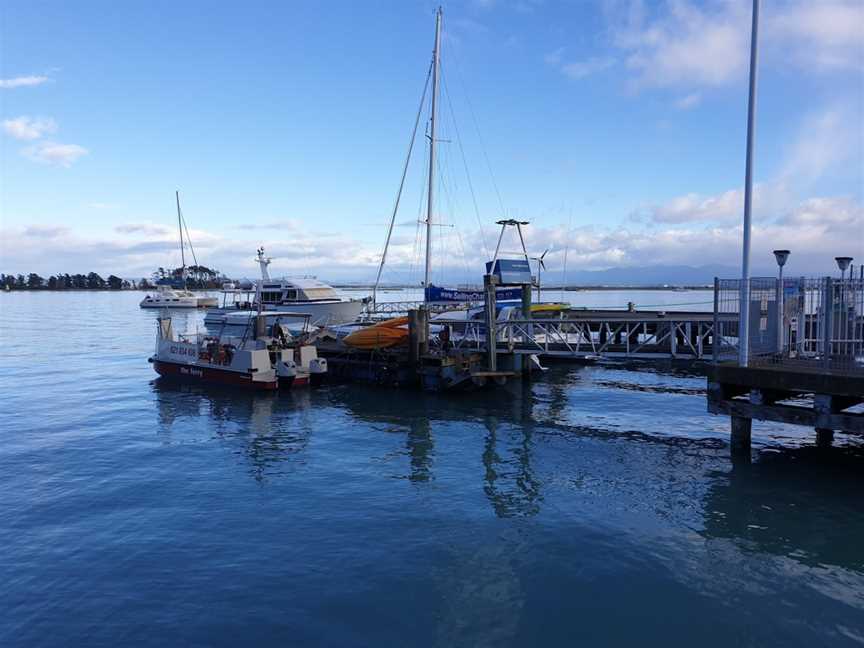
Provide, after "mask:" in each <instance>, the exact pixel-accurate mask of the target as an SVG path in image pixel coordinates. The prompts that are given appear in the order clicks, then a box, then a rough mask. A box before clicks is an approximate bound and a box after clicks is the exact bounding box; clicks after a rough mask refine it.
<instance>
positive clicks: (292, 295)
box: [285, 288, 297, 301]
mask: <svg viewBox="0 0 864 648" xmlns="http://www.w3.org/2000/svg"><path fill="white" fill-rule="evenodd" d="M285 299H288V300H291V301H297V291H296V290H294V289H293V288H291V289H289V290H286V291H285Z"/></svg>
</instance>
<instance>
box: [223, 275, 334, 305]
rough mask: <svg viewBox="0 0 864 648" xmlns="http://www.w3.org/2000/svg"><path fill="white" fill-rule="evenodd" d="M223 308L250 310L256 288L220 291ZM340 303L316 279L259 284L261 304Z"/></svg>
mask: <svg viewBox="0 0 864 648" xmlns="http://www.w3.org/2000/svg"><path fill="white" fill-rule="evenodd" d="M222 293H223V302H224V306H225V307H234V308H251V306H252V304H254V303H255V296H256V293H257V289H256V288H252V287H250V288H239V289H238V288H226V289H224V290H223V291H222ZM333 301H337V302H338V301H340V300H339V295H338V294H336V291H335V290H334V289H333V288H332V287H331V286H328V285H327V284H325V283H323V282H321V281H318V280H317V279H311V278H303V279H282V280H279V281H264V282H262V283H261V304H262V305H263V306H264V307H265V308H266V307H267V306H290V305H292V304H307V303H315V302H333Z"/></svg>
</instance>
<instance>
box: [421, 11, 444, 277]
mask: <svg viewBox="0 0 864 648" xmlns="http://www.w3.org/2000/svg"><path fill="white" fill-rule="evenodd" d="M440 54H441V7H438V11H437V12H436V13H435V49H434V50H432V111H431V114H430V117H429V193H428V196H427V199H426V273H425V275H424V281H423V285H424V286H425V287H428V286H429V276H430V274H431V270H432V211H433V208H434V200H433V198H434V194H435V121H436V119H437V117H438V71H439V68H440V66H441V60H440Z"/></svg>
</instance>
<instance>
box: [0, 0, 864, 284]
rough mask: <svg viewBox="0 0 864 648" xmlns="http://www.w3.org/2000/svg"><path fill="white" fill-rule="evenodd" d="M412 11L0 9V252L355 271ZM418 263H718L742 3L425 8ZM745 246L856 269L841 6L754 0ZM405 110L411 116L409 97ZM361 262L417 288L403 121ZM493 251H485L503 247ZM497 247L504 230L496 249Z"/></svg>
mask: <svg viewBox="0 0 864 648" xmlns="http://www.w3.org/2000/svg"><path fill="white" fill-rule="evenodd" d="M434 9H435V4H434V3H432V2H428V1H418V2H396V1H390V2H375V1H366V2H347V1H341V2H334V3H326V4H323V3H317V2H316V3H313V2H309V3H283V2H250V3H244V4H243V5H242V7H241V6H240V5H238V4H237V3H227V2H225V3H220V2H137V3H136V2H124V3H119V4H118V3H116V2H98V1H91V2H86V3H69V2H59V1H58V2H33V1H32V0H26V1H23V0H6V1H5V2H4V3H3V7H2V9H0V11H2V12H3V17H2V21H0V29H2V34H0V48H2V51H0V111H2V116H0V119H2V132H0V171H2V186H0V237H2V248H0V256H2V259H0V261H2V263H0V266H2V267H0V271H3V272H16V273H17V272H29V271H36V272H39V273H42V274H45V275H47V274H51V273H55V272H80V271H89V270H96V271H99V272H103V273H108V272H113V273H115V274H121V275H122V276H130V277H137V276H144V275H149V273H150V272H151V271H152V270H153V269H154V268H155V267H157V266H165V265H171V264H176V263H178V262H179V253H178V252H177V249H176V228H175V218H176V215H175V207H174V191H175V189H179V190H180V192H181V199H182V202H183V211H184V214H185V216H186V218H187V221H188V223H189V226H190V228H191V230H192V238H193V242H194V244H195V246H196V252H197V254H198V257H199V261H200V262H201V263H203V264H205V265H208V266H211V267H216V268H219V269H221V270H223V271H225V272H226V273H228V274H231V275H233V276H244V275H245V276H253V275H254V274H255V267H254V265H253V263H252V256H253V254H254V250H255V248H256V247H257V246H258V245H261V244H263V245H264V246H265V247H266V248H267V250H268V252H269V253H270V254H272V256H274V257H275V260H274V262H273V268H274V270H276V271H277V272H284V273H288V274H292V273H301V272H302V273H314V274H317V275H318V276H321V277H324V278H328V279H355V280H358V281H363V280H370V279H372V278H374V274H375V267H376V264H377V262H378V260H379V259H380V255H381V249H382V244H383V241H384V237H385V234H386V224H387V223H388V221H389V219H390V217H391V212H392V209H393V203H394V199H395V196H396V189H397V187H398V184H399V179H400V175H401V171H402V165H403V164H404V158H405V153H406V150H407V146H408V141H409V137H410V135H411V128H412V125H413V122H414V118H415V115H416V112H417V108H418V105H419V103H420V97H421V93H422V91H423V83H424V80H425V75H426V71H427V69H428V65H429V59H430V53H431V45H432V37H433V28H434ZM444 12H445V14H444V30H445V35H444V43H443V68H444V71H443V76H444V91H443V94H442V99H441V104H440V105H441V113H440V120H439V121H440V126H441V135H440V138H441V140H442V141H441V143H440V145H439V150H440V160H439V165H438V166H439V173H438V178H439V180H438V183H437V192H438V196H439V197H440V200H439V201H438V204H437V207H436V209H435V219H434V220H435V221H436V227H435V228H434V231H435V239H434V241H435V244H434V248H435V253H434V255H433V256H434V267H435V278H436V279H437V280H438V281H439V282H443V281H446V280H447V279H451V280H452V279H455V278H459V279H462V278H464V276H465V275H468V276H470V277H471V278H472V279H476V278H477V276H479V272H480V271H481V268H482V262H483V261H484V260H485V258H486V255H487V250H488V248H489V247H490V246H494V240H493V238H494V236H495V231H494V226H493V225H492V223H493V222H494V221H495V220H496V219H499V218H501V217H502V216H508V217H518V218H522V219H525V220H530V221H531V223H532V224H531V226H530V227H529V228H528V233H529V235H528V245H529V247H530V248H531V252H532V253H538V252H541V251H542V250H544V249H546V248H551V251H550V252H549V254H548V256H547V265H548V267H549V271H550V272H552V273H553V275H554V274H556V273H559V276H560V274H562V273H563V270H564V263H565V257H566V263H567V267H568V268H569V269H570V271H575V270H586V269H602V268H608V267H615V266H618V267H621V266H646V265H659V264H664V265H665V264H687V265H703V264H715V263H719V264H725V265H728V266H732V267H737V266H738V264H739V263H740V238H741V229H740V222H741V217H742V209H743V207H742V204H743V199H742V194H743V191H742V185H743V176H744V165H743V161H744V145H745V127H746V123H745V118H746V109H747V66H748V56H749V21H750V3H749V2H747V1H745V0H733V1H711V0H709V1H706V2H690V1H685V0H680V1H669V2H664V1H661V0H657V1H652V2H647V1H646V2H638V1H633V2H629V1H624V0H622V1H617V0H609V1H607V2H600V1H599V0H598V2H556V1H552V0H476V1H464V2H445V3H444ZM761 36H762V38H761V50H760V54H761V58H760V79H759V82H760V87H759V103H758V127H757V135H758V137H757V147H756V173H755V179H756V183H757V184H756V193H755V211H754V244H753V264H754V266H755V268H756V269H757V270H758V269H760V268H761V269H766V270H767V269H771V268H772V266H773V259H772V257H771V255H770V250H771V249H773V248H775V247H787V248H790V249H791V250H792V258H791V260H790V265H789V267H790V269H791V271H792V272H795V273H798V272H801V273H818V272H822V273H824V272H830V271H831V270H832V267H833V261H832V258H833V256H835V255H837V254H840V253H844V254H849V255H852V256H856V257H858V259H859V260H861V261H864V207H862V205H864V2H862V1H861V0H825V1H820V0H763V5H762V23H761ZM424 119H425V116H424ZM423 129H424V124H423V121H422V120H421V130H420V133H419V134H418V146H417V148H416V149H415V152H414V155H413V157H412V162H411V164H410V165H409V170H408V175H407V179H406V189H405V192H404V194H403V197H402V202H401V206H400V210H399V212H398V214H397V216H396V223H397V226H396V228H395V230H394V235H393V245H392V247H391V252H390V257H389V260H390V262H389V263H388V267H387V270H386V272H385V278H387V279H389V280H391V281H419V280H420V279H421V269H422V259H421V256H420V251H421V250H422V247H423V245H422V239H421V238H420V235H421V234H422V228H421V227H419V226H418V220H419V219H421V218H422V214H423V212H424V204H423V194H422V187H423V183H424V173H425V171H424V166H425V164H428V163H427V162H426V161H425V160H424V156H425V155H427V152H426V150H425V149H424V147H425V146H426V142H427V140H426V138H425V137H423ZM506 247H508V246H506V245H505V248H506ZM510 247H511V249H512V246H510Z"/></svg>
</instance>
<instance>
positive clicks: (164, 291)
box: [139, 191, 218, 308]
mask: <svg viewBox="0 0 864 648" xmlns="http://www.w3.org/2000/svg"><path fill="white" fill-rule="evenodd" d="M175 197H176V199H177V228H178V229H179V230H180V259H181V264H182V266H181V273H180V277H181V281H182V287H180V288H177V287H175V286H174V285H173V284H172V283H171V281H170V280H161V281H162V283H159V285H157V286H156V291H155V292H153V293H150V294H149V295H147V296H146V297H144V299H142V300H141V303H140V304H139V306H140V307H141V308H209V307H212V306H216V305H217V304H218V300H217V299H216V298H215V297H205V296H199V295H196V294H195V293H193V292H192V291H191V290H187V289H186V249H185V248H186V246H185V244H184V242H183V226H184V223H183V215H182V212H181V211H180V192H179V191H177V192H175ZM187 239H188V232H187ZM190 249H191V242H190ZM192 254H193V256H194V254H195V252H194V250H193V251H192Z"/></svg>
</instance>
